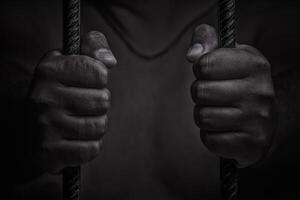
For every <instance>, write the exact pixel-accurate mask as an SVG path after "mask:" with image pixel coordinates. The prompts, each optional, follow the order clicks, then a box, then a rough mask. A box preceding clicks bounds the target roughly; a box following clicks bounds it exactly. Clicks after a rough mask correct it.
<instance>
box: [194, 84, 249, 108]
mask: <svg viewBox="0 0 300 200" xmlns="http://www.w3.org/2000/svg"><path fill="white" fill-rule="evenodd" d="M245 88H247V82H245V81H241V80H228V81H225V80H224V81H195V82H194V83H193V84H192V87H191V96H192V99H193V101H194V102H195V103H196V104H197V105H200V106H230V107H231V106H233V107H235V106H239V102H241V100H242V99H243V97H245V96H247V95H246V92H247V91H246V90H245Z"/></svg>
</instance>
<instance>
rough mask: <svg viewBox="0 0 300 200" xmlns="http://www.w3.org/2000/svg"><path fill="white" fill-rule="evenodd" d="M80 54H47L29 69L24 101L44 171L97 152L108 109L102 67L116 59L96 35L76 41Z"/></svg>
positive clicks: (105, 68) (77, 162) (87, 158)
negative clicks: (29, 109)
mask: <svg viewBox="0 0 300 200" xmlns="http://www.w3.org/2000/svg"><path fill="white" fill-rule="evenodd" d="M81 54H82V55H70V56H64V55H62V53H61V52H59V51H52V52H50V53H48V54H47V55H46V56H45V57H44V58H43V59H42V61H41V62H40V64H39V65H38V67H37V68H36V70H35V74H34V79H33V82H32V85H31V90H30V95H29V99H30V105H32V106H33V108H34V110H35V111H36V112H35V115H36V125H37V126H36V127H38V128H37V129H36V130H35V131H37V134H38V135H39V137H40V138H41V139H40V141H39V144H38V147H39V148H38V156H37V162H38V164H39V165H40V167H41V168H42V169H43V170H44V171H47V172H54V173H55V172H59V171H60V170H61V169H62V168H64V167H69V166H77V165H80V164H84V163H86V162H88V161H90V160H92V159H93V158H95V156H96V155H97V154H98V153H99V151H100V148H101V144H102V142H101V140H102V137H103V135H104V134H105V128H106V125H107V111H108V109H109V106H110V92H109V90H108V89H107V88H106V84H107V80H108V69H109V68H110V67H113V66H115V65H116V63H117V61H116V59H115V57H114V55H113V54H112V52H111V50H110V48H109V46H108V43H107V41H106V38H105V36H104V35H103V34H102V33H99V32H96V31H93V32H90V33H88V34H87V35H86V36H84V37H83V38H82V44H81Z"/></svg>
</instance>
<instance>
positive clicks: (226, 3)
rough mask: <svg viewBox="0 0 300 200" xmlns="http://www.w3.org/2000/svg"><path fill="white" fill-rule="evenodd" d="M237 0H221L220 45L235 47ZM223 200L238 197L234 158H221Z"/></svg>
mask: <svg viewBox="0 0 300 200" xmlns="http://www.w3.org/2000/svg"><path fill="white" fill-rule="evenodd" d="M235 43H236V37H235V0H219V47H222V48H233V47H235ZM220 170H221V171H220V176H221V192H222V197H223V200H237V199H238V169H237V165H236V162H235V161H234V160H229V159H224V158H221V160H220Z"/></svg>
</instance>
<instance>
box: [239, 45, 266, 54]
mask: <svg viewBox="0 0 300 200" xmlns="http://www.w3.org/2000/svg"><path fill="white" fill-rule="evenodd" d="M236 48H238V49H241V50H244V51H247V52H249V53H252V54H254V55H257V56H262V57H264V55H263V54H262V53H261V52H260V51H258V50H257V49H256V48H254V47H252V46H250V45H247V44H236Z"/></svg>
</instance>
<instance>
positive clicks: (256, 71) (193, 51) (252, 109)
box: [187, 25, 275, 167]
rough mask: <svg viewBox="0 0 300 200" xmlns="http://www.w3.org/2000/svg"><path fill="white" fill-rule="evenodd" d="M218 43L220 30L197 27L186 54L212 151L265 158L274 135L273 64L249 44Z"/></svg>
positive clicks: (248, 160)
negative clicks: (227, 44)
mask: <svg viewBox="0 0 300 200" xmlns="http://www.w3.org/2000/svg"><path fill="white" fill-rule="evenodd" d="M217 47H218V37H217V33H216V31H215V29H214V28H212V27H210V26H208V25H201V26H198V27H197V28H196V30H195V32H194V35H193V39H192V44H191V48H190V49H189V52H188V54H187V58H188V60H189V61H191V62H192V63H194V65H193V71H194V74H195V76H196V79H197V80H196V81H195V82H194V83H193V85H192V88H191V93H192V98H193V101H194V102H195V103H196V106H195V108H194V119H195V122H196V124H197V125H198V126H199V128H200V129H201V139H202V141H203V143H204V145H205V146H206V147H207V148H208V149H209V150H210V151H211V152H213V153H215V154H216V155H218V156H221V157H224V158H229V159H235V160H236V161H237V162H238V164H239V167H246V166H249V165H252V164H255V163H257V162H258V161H260V160H261V159H263V158H264V156H265V155H266V153H267V152H268V150H269V148H270V146H271V143H272V139H273V136H274V130H273V125H274V124H273V119H274V107H275V106H274V105H275V104H274V102H275V94H274V89H273V84H272V78H271V69H270V64H269V62H268V61H267V60H266V58H265V57H264V56H263V55H262V54H261V53H260V52H259V51H258V50H256V49H255V48H253V47H251V46H248V45H237V47H236V48H228V49H225V48H220V49H217Z"/></svg>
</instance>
